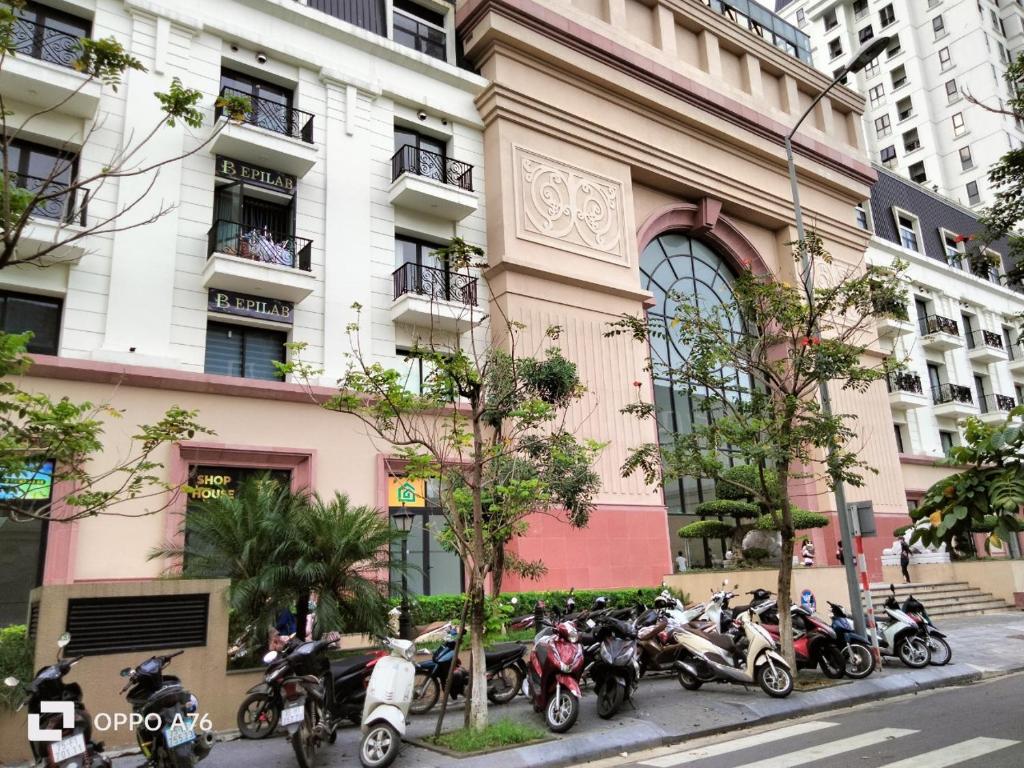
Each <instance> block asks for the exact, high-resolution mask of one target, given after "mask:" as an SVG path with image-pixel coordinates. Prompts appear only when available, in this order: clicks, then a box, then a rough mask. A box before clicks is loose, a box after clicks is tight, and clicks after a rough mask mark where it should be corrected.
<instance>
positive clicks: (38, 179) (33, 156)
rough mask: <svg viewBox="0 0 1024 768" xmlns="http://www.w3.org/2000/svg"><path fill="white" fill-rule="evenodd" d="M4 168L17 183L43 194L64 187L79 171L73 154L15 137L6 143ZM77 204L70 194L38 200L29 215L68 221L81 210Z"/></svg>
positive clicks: (22, 187)
mask: <svg viewBox="0 0 1024 768" xmlns="http://www.w3.org/2000/svg"><path fill="white" fill-rule="evenodd" d="M7 169H8V172H9V174H10V175H11V176H12V181H13V183H14V185H15V186H16V187H18V188H20V189H24V190H28V191H29V192H31V193H33V194H37V195H46V194H51V193H52V192H58V191H60V190H62V189H66V188H67V186H68V185H69V184H71V183H72V182H73V181H74V179H75V177H76V176H77V175H78V161H77V158H76V157H75V155H74V154H65V153H63V152H61V151H60V150H58V149H54V148H52V147H47V146H45V145H43V144H36V143H34V142H31V141H22V140H19V139H15V140H13V141H11V143H10V144H9V145H8V150H7ZM76 207H77V206H76V205H75V200H74V198H73V197H72V198H71V199H68V196H67V195H66V194H65V195H59V196H57V197H52V198H49V199H47V200H41V201H39V202H38V203H37V204H36V206H35V208H34V209H33V211H32V215H33V216H39V217H41V218H44V219H62V220H64V221H70V220H72V219H73V218H75V217H76V216H77V215H79V214H80V212H79V211H76ZM83 223H84V222H83Z"/></svg>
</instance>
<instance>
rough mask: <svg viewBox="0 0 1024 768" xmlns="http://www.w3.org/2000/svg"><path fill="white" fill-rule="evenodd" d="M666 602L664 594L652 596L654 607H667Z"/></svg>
mask: <svg viewBox="0 0 1024 768" xmlns="http://www.w3.org/2000/svg"><path fill="white" fill-rule="evenodd" d="M668 604H669V603H668V600H667V599H666V598H665V596H664V595H658V596H657V597H656V598H654V607H655V608H668Z"/></svg>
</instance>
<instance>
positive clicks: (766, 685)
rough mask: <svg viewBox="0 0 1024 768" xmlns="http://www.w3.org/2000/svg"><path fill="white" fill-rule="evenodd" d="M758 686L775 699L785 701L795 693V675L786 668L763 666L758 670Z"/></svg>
mask: <svg viewBox="0 0 1024 768" xmlns="http://www.w3.org/2000/svg"><path fill="white" fill-rule="evenodd" d="M756 677H757V684H758V685H759V686H761V690H762V691H764V692H765V693H767V694H768V695H769V696H771V697H772V698H773V699H784V698H786V697H787V696H789V694H791V693H792V692H793V675H792V674H790V672H789V670H788V669H786V668H785V667H782V666H779V665H778V664H776V665H775V668H774V669H772V667H771V665H770V664H762V665H761V666H760V667H758V668H757V674H756Z"/></svg>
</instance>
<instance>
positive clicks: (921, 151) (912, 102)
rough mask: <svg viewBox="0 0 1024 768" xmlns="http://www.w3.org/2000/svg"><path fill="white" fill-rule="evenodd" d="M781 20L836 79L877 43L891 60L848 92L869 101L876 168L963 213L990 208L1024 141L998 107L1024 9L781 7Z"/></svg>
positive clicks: (834, 1)
mask: <svg viewBox="0 0 1024 768" xmlns="http://www.w3.org/2000/svg"><path fill="white" fill-rule="evenodd" d="M776 5H777V6H778V10H779V13H780V14H782V15H783V16H784V17H785V18H786V19H787V20H789V21H790V22H791V23H793V24H796V25H797V26H798V27H799V28H800V29H801V30H802V31H804V32H805V33H806V34H807V35H809V36H810V39H811V47H812V56H813V60H814V65H815V66H816V67H818V68H819V69H821V70H822V71H823V72H829V73H838V71H839V70H840V68H842V67H843V65H845V64H846V63H847V62H848V61H849V60H850V59H851V57H852V56H853V54H854V53H855V52H856V51H857V49H858V48H859V47H860V46H861V45H862V44H864V43H865V42H866V41H868V40H870V39H871V38H873V37H875V36H880V35H886V36H890V37H891V38H892V39H891V40H890V43H889V46H888V48H887V50H886V51H885V53H883V54H882V55H880V56H879V57H878V58H877V59H875V60H874V61H872V62H870V63H869V65H868V66H867V67H866V68H865V69H863V70H862V71H861V72H859V73H856V74H853V75H850V76H849V82H848V85H849V86H850V87H851V88H853V89H854V90H856V91H857V92H858V93H861V94H863V95H864V96H865V97H866V98H867V106H866V109H865V111H864V129H865V133H866V135H867V140H868V146H869V148H870V152H871V157H872V160H873V161H875V162H877V163H879V164H881V165H882V166H884V167H885V168H887V169H890V170H893V171H896V172H897V173H899V174H900V175H902V176H903V177H905V178H909V179H911V180H913V181H916V182H918V183H920V184H921V185H922V186H924V187H926V188H927V189H930V190H933V191H935V192H938V193H940V194H941V195H944V196H945V197H948V198H949V199H951V200H953V201H955V202H958V203H959V204H960V205H963V206H967V207H970V208H974V209H977V208H979V207H980V206H984V205H987V204H988V203H990V202H991V200H992V189H991V186H990V184H989V181H988V169H989V167H990V166H991V165H992V164H993V163H995V162H996V161H997V160H998V159H999V158H1000V157H1001V156H1002V155H1003V154H1005V153H1006V152H1007V151H1008V150H1010V149H1012V148H1016V147H1020V146H1021V141H1022V139H1024V134H1022V133H1021V126H1020V125H1017V124H1016V123H1015V121H1014V120H1013V118H1012V117H1009V116H1006V115H999V114H994V113H991V112H988V111H986V110H985V109H984V108H982V107H981V106H978V105H977V104H974V103H971V101H970V100H968V97H973V98H974V99H977V100H978V101H979V102H981V103H982V104H986V105H989V106H991V107H995V108H999V107H1001V106H1003V105H1004V104H1005V102H1006V100H1007V98H1008V97H1009V92H1008V90H1007V84H1006V82H1005V80H1004V79H1003V74H1004V72H1005V70H1006V65H1007V64H1008V63H1009V62H1010V61H1011V60H1012V58H1013V57H1016V55H1017V54H1018V53H1019V52H1020V51H1021V48H1022V43H1024V37H1022V31H1021V30H1022V22H1024V7H1021V5H1020V4H1019V3H1016V2H994V0H928V2H914V3H900V2H892V1H891V0H778V2H777V3H776Z"/></svg>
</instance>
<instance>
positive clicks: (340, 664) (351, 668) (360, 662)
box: [331, 654, 377, 681]
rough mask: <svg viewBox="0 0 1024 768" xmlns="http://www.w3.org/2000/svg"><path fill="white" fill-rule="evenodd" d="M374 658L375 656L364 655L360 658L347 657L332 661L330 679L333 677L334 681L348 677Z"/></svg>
mask: <svg viewBox="0 0 1024 768" xmlns="http://www.w3.org/2000/svg"><path fill="white" fill-rule="evenodd" d="M375 658H377V657H376V655H371V654H364V655H360V656H349V657H348V658H344V659H338V660H337V661H332V662H331V677H333V678H334V679H335V681H337V680H340V679H342V678H343V677H348V676H349V675H351V674H352V673H353V672H356V671H358V670H359V669H362V668H365V667H366V665H367V664H369V663H370V662H371V661H373V659H375Z"/></svg>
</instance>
